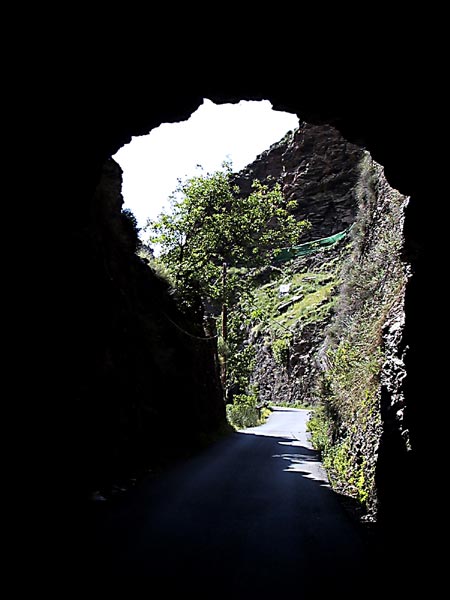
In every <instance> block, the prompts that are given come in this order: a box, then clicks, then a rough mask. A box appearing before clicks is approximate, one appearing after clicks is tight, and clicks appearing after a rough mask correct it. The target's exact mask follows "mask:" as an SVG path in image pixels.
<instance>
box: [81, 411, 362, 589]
mask: <svg viewBox="0 0 450 600" xmlns="http://www.w3.org/2000/svg"><path fill="white" fill-rule="evenodd" d="M307 415H308V413H307V411H305V410H295V409H287V408H277V409H275V411H274V412H273V414H272V415H271V416H270V417H269V419H268V421H267V423H266V424H265V425H263V426H261V427H258V428H252V429H247V430H245V431H242V432H239V433H236V434H233V435H232V436H230V437H229V438H227V439H225V440H222V441H220V442H218V443H217V444H215V445H214V446H213V447H211V448H209V449H208V450H207V451H206V452H204V453H203V454H201V455H200V456H197V457H195V458H193V459H191V460H189V461H187V462H185V463H183V464H182V465H180V466H178V467H176V468H174V469H173V470H172V471H170V472H169V473H166V474H164V475H163V476H161V477H159V478H158V479H157V480H154V481H149V482H148V484H145V485H143V486H142V487H141V489H139V490H137V491H136V493H135V494H133V497H132V499H131V500H130V501H129V502H125V503H124V504H123V505H120V506H114V507H111V508H106V509H105V512H104V513H103V514H102V518H101V519H99V520H98V522H97V523H96V526H95V527H94V528H93V531H91V534H92V537H93V538H94V539H93V540H92V542H91V543H90V552H89V556H90V560H91V561H92V564H91V569H92V572H93V573H94V572H95V574H96V575H98V576H101V577H103V578H105V580H111V578H112V579H118V580H119V579H124V578H125V579H126V578H129V579H130V580H132V581H134V582H136V581H147V582H149V583H151V584H152V587H153V586H154V585H159V584H162V585H163V586H164V589H165V591H166V592H167V594H168V593H171V592H174V593H175V592H181V591H182V592H188V591H190V590H191V589H192V590H196V591H197V592H198V593H204V594H205V597H214V596H216V597H217V595H218V597H222V596H221V595H220V594H221V593H225V592H229V593H230V594H232V597H233V598H238V597H244V596H246V597H250V598H251V597H258V598H265V597H269V596H271V595H272V594H275V593H277V594H278V593H295V594H296V597H297V598H302V597H303V596H304V594H306V593H307V592H308V591H309V590H316V592H317V591H318V590H319V591H320V590H321V591H322V592H325V591H326V590H330V589H334V590H335V591H337V590H339V589H340V588H341V587H342V588H347V589H348V586H349V582H350V581H351V582H352V585H353V582H356V581H357V580H358V581H359V580H360V579H361V580H363V579H364V577H365V576H366V574H367V570H366V567H367V565H368V564H369V563H370V560H369V557H368V553H367V550H366V547H365V544H364V541H363V539H362V538H361V535H360V532H359V529H358V528H357V526H356V524H355V523H354V521H353V520H351V519H350V518H349V516H348V514H347V513H346V512H345V510H344V509H343V507H342V504H341V502H340V501H339V499H338V497H337V495H336V494H335V493H334V492H333V491H331V489H330V488H329V486H328V483H327V479H326V475H325V473H324V471H323V468H322V466H321V463H320V462H319V460H318V456H317V453H316V452H315V451H314V450H313V449H312V447H311V445H310V443H309V442H308V439H307V433H306V421H307ZM202 590H203V592H202ZM206 592H208V593H206ZM167 594H166V593H165V594H164V595H162V596H158V597H166V596H167ZM208 594H210V595H209V596H208ZM305 597H306V596H305ZM319 597H322V596H320V595H319ZM346 597H347V598H348V597H352V596H351V595H350V594H349V593H348V594H346Z"/></svg>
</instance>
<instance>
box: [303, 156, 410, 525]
mask: <svg viewBox="0 0 450 600" xmlns="http://www.w3.org/2000/svg"><path fill="white" fill-rule="evenodd" d="M356 191H357V194H358V199H359V212H358V216H357V219H356V223H355V227H354V228H353V230H352V240H353V242H352V250H351V253H350V255H349V257H348V258H347V260H346V261H345V262H344V265H343V268H342V271H341V279H342V285H341V288H340V293H339V296H338V299H337V302H336V306H335V313H336V314H335V316H334V319H333V321H332V323H331V325H330V326H329V328H328V331H327V339H326V344H325V352H324V363H325V364H324V372H323V375H322V380H321V382H320V386H319V388H318V390H317V392H318V397H319V398H320V399H321V401H322V408H321V409H320V410H319V411H316V412H315V414H314V417H313V418H312V419H311V421H310V429H311V431H312V441H313V444H314V445H315V447H316V448H317V449H319V450H320V451H321V453H322V457H323V462H324V465H325V467H326V469H327V471H328V473H329V476H330V479H331V482H332V484H333V485H334V486H335V487H336V488H337V489H339V490H341V491H343V492H344V493H345V494H348V495H350V496H353V497H355V498H357V499H358V500H359V501H360V502H361V503H362V504H363V505H365V506H366V507H367V510H368V512H369V514H372V515H373V514H375V512H376V508H377V490H376V481H375V474H376V467H377V456H378V450H379V444H380V438H381V435H382V429H383V423H382V414H381V405H380V402H381V379H382V373H383V367H384V365H385V362H386V352H385V344H384V339H383V332H384V327H385V324H386V321H387V318H388V315H389V314H390V312H391V310H392V309H393V308H394V307H395V306H397V305H398V303H399V302H402V299H403V294H404V289H405V284H406V280H407V268H406V266H405V264H404V263H403V262H402V259H401V252H402V244H403V231H402V226H403V210H404V207H405V201H406V199H405V197H404V196H402V195H401V194H399V193H398V192H396V191H395V190H392V189H391V188H390V187H389V186H388V185H387V183H386V181H385V179H384V176H383V173H382V169H381V167H380V166H379V165H377V164H376V163H374V162H373V161H372V160H371V158H370V156H368V155H366V157H365V159H364V160H363V162H362V163H361V176H360V180H359V185H358V187H357V190H356Z"/></svg>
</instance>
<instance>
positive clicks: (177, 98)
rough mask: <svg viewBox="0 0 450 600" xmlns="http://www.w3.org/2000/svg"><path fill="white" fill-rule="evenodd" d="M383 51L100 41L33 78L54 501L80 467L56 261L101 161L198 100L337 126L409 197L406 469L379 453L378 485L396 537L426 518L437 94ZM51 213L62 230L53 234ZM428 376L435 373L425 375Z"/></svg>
mask: <svg viewBox="0 0 450 600" xmlns="http://www.w3.org/2000/svg"><path fill="white" fill-rule="evenodd" d="M382 37H383V36H381V38H382ZM399 42H400V41H399ZM361 44H363V45H361ZM382 46H383V42H382V41H377V42H376V43H374V42H373V41H368V40H366V41H365V42H364V43H363V42H362V40H359V42H358V44H357V45H356V47H357V48H359V52H356V50H355V52H356V54H359V56H360V57H361V55H363V66H361V63H360V62H358V61H356V58H355V54H354V52H352V48H350V49H346V51H340V49H339V46H337V47H334V48H329V49H328V50H329V51H328V54H327V53H326V56H328V57H329V60H328V61H327V60H323V59H321V58H318V57H317V56H315V52H314V51H313V52H311V51H310V52H308V53H305V55H304V56H305V57H306V58H303V59H302V58H301V55H302V52H301V49H300V48H298V49H297V51H296V52H295V53H294V52H291V50H289V49H287V48H286V47H284V49H281V48H280V49H279V50H278V51H277V52H275V51H274V50H272V49H271V50H270V52H268V56H269V58H270V61H269V60H268V59H259V58H258V56H255V55H252V54H250V56H248V57H247V58H246V59H245V60H244V65H245V68H244V67H240V68H237V66H236V67H235V68H233V67H232V66H227V68H226V69H224V70H222V69H218V70H217V71H215V70H211V69H207V68H205V67H203V66H202V65H198V64H197V63H196V62H195V58H194V59H193V62H189V60H188V58H187V54H189V53H188V51H186V52H183V56H178V55H176V56H175V57H174V59H173V60H170V59H167V58H166V59H164V60H163V59H161V58H159V57H158V56H159V55H158V54H154V53H151V52H150V50H148V52H147V54H145V56H144V57H142V56H141V58H140V60H137V59H136V55H134V54H133V53H132V52H130V53H129V54H128V55H126V54H125V55H124V54H122V55H121V56H120V57H117V58H116V59H114V60H113V59H112V58H108V47H107V46H106V48H105V49H104V52H103V54H100V55H97V60H94V59H93V57H92V56H83V57H82V58H81V57H79V56H78V57H76V56H75V57H72V56H71V57H70V59H68V60H67V61H66V63H65V66H64V69H62V70H56V69H53V68H52V67H51V66H50V68H48V69H46V70H45V72H44V73H43V76H42V77H41V79H40V86H41V87H42V88H43V89H45V90H46V92H51V93H49V94H47V95H46V99H47V101H46V107H45V108H43V109H42V111H41V112H40V113H39V115H38V117H37V118H39V119H40V121H41V122H42V121H43V123H42V124H43V127H42V130H41V132H40V138H37V140H36V144H37V143H38V141H39V139H41V140H45V143H46V145H47V147H48V148H49V149H50V153H51V154H50V156H51V168H50V169H49V168H48V166H47V169H46V170H45V173H46V178H47V180H48V185H47V190H46V195H45V198H46V201H47V202H48V206H50V211H51V213H52V215H51V217H52V218H51V219H49V221H48V223H46V227H48V230H47V236H46V245H47V246H48V250H49V254H48V257H49V260H48V261H47V263H46V269H47V271H48V274H49V280H50V281H51V286H52V289H55V293H56V295H53V296H52V299H51V301H50V302H45V304H46V306H45V312H44V315H45V316H43V315H41V318H42V319H43V320H45V323H46V339H47V341H48V343H47V345H46V346H45V349H44V350H43V352H42V355H41V356H40V357H39V364H46V365H48V364H51V365H53V369H52V371H53V375H52V376H51V377H45V378H43V379H41V380H39V381H40V383H42V385H43V386H44V387H43V389H45V392H46V398H47V402H46V410H47V411H48V412H46V417H44V418H43V417H42V415H41V417H40V422H42V423H43V425H42V428H41V431H43V432H44V431H45V435H43V436H40V438H41V439H40V441H41V443H42V446H43V447H44V448H45V451H44V452H45V456H46V457H47V458H48V461H47V463H46V469H45V470H46V471H49V473H50V475H49V478H48V479H49V481H50V484H51V487H57V488H59V489H60V490H64V493H62V492H61V498H63V500H62V501H61V502H62V504H63V506H65V504H66V503H70V494H71V491H72V490H71V485H70V483H71V473H72V472H73V469H76V464H77V455H76V454H74V453H73V452H72V451H71V450H72V446H71V440H72V439H73V438H75V437H76V436H77V435H78V434H79V432H78V431H77V430H76V428H75V427H73V428H72V429H71V427H70V423H71V411H72V407H70V406H67V405H65V404H64V398H65V396H66V394H65V390H66V388H67V386H68V385H70V381H71V380H72V379H73V378H74V377H76V373H74V372H73V370H72V368H71V367H72V365H73V363H74V358H75V357H76V356H77V354H78V353H80V352H81V353H82V352H83V344H84V343H85V340H81V339H77V332H76V331H75V330H73V329H71V326H70V314H72V313H73V312H77V310H78V307H77V306H76V305H74V300H73V299H74V295H73V289H72V285H73V283H72V281H71V273H70V270H68V269H67V266H68V265H70V264H71V261H76V255H77V252H78V250H77V244H78V243H79V240H80V232H82V231H84V230H85V229H86V228H87V227H88V223H89V218H90V207H91V202H92V198H93V195H94V191H95V188H96V185H97V184H98V181H99V179H100V174H101V169H102V165H103V164H104V162H105V160H106V159H107V158H108V157H110V156H111V155H113V154H114V153H115V152H116V151H117V150H118V148H120V147H121V146H122V145H123V144H124V143H126V142H128V141H129V140H130V139H131V136H134V135H142V134H146V133H148V132H149V131H150V130H151V129H152V128H153V127H156V126H158V125H159V124H160V123H162V122H173V121H178V120H182V119H186V118H188V117H189V116H190V114H191V113H192V112H193V111H194V110H195V109H196V108H197V107H198V106H199V105H200V103H201V102H202V98H203V97H205V98H209V99H210V100H212V101H214V102H216V103H217V102H237V101H240V100H242V99H255V100H256V99H269V100H270V101H271V102H272V104H273V106H274V108H276V109H280V110H286V111H289V112H293V113H296V114H298V115H300V116H301V118H302V119H304V120H306V121H309V122H328V123H331V124H333V125H334V126H336V127H337V128H338V129H339V130H340V131H341V132H342V133H343V134H344V136H346V137H347V138H348V139H349V140H350V141H352V142H356V143H358V144H360V145H363V146H364V147H366V148H367V149H368V150H369V151H370V152H371V154H372V156H373V157H374V159H375V160H376V161H377V162H379V163H380V164H382V165H383V166H384V167H385V172H386V176H387V178H388V180H389V183H390V184H391V185H392V186H393V187H395V188H397V189H398V190H400V191H401V192H402V193H404V194H407V195H410V196H411V202H410V206H409V208H408V211H407V220H406V232H405V233H406V248H405V253H406V255H407V258H408V260H409V261H410V262H411V263H412V268H413V272H414V277H413V278H412V280H411V282H410V284H409V286H408V291H407V298H406V333H405V344H407V345H408V346H409V352H408V355H407V366H408V380H407V383H406V386H407V389H406V392H407V394H406V402H407V406H406V412H405V414H406V418H407V419H408V424H409V427H410V431H411V444H412V452H411V453H410V456H409V457H408V460H407V463H403V462H402V464H401V465H400V467H401V468H402V469H405V470H406V471H407V472H408V476H407V477H405V484H404V485H403V486H402V489H401V490H400V491H399V490H398V489H396V486H391V484H392V481H393V479H395V469H397V467H398V465H397V463H395V461H394V463H395V464H394V466H393V471H392V472H390V473H389V472H388V471H389V468H390V466H389V465H390V461H389V457H388V459H387V461H386V470H387V475H386V478H385V482H386V490H385V493H386V494H387V497H388V498H389V494H391V492H392V494H394V496H395V497H392V498H391V500H392V504H393V505H394V504H396V503H397V500H398V497H399V496H398V495H399V494H400V495H401V498H402V502H405V504H404V508H405V510H404V513H405V522H404V525H403V527H402V531H405V530H407V529H408V526H409V525H410V524H411V523H412V522H414V523H415V527H416V526H418V525H419V524H420V523H422V524H425V521H427V519H428V518H429V514H430V512H429V511H430V509H431V507H432V505H433V502H432V497H430V494H429V490H428V489H425V488H424V487H423V486H416V485H414V479H413V478H414V476H415V474H416V473H420V472H422V473H423V472H424V471H425V466H426V465H427V469H428V468H429V458H428V457H429V448H430V447H432V446H433V444H432V442H433V437H434V436H435V435H436V432H435V431H434V432H431V431H430V430H429V429H427V428H424V427H423V424H422V416H423V414H424V411H427V403H428V402H429V401H430V399H431V398H433V397H438V395H437V391H438V390H439V386H440V383H441V382H440V381H439V374H436V373H435V369H434V368H433V365H434V358H433V352H432V348H433V347H434V343H435V341H436V329H435V327H434V321H433V319H436V316H437V315H428V317H427V319H426V320H425V319H424V318H423V312H422V311H423V306H425V305H426V304H427V298H428V294H429V289H430V288H431V287H432V280H431V273H430V271H429V269H428V265H429V263H430V261H431V260H432V247H431V246H430V244H429V241H430V238H431V231H430V229H429V228H425V229H424V228H423V227H422V225H423V222H424V221H426V220H427V219H428V211H429V207H430V202H431V201H432V199H430V192H429V188H430V181H431V180H433V177H434V176H435V173H434V168H433V164H432V158H431V156H430V152H429V149H430V145H431V139H430V135H431V134H430V131H432V130H433V128H434V126H435V125H434V122H435V120H436V118H437V113H436V110H435V109H436V96H437V90H436V85H435V79H434V74H433V72H432V71H430V70H429V69H427V68H426V67H425V66H424V64H423V61H421V60H420V61H419V60H418V54H417V53H412V52H411V53H410V54H408V51H407V49H405V47H404V46H402V44H401V43H399V44H398V52H396V49H393V51H392V52H391V53H389V52H386V53H385V54H381V53H380V49H381V48H382ZM213 47H214V46H213ZM322 49H323V48H322ZM389 49H391V47H389ZM303 50H305V48H303ZM211 52H212V50H210V54H211ZM99 56H100V57H101V58H98V57H99ZM277 61H278V62H277ZM230 63H232V61H229V62H228V65H230ZM202 64H203V63H202ZM424 115H426V118H424ZM50 203H51V204H50ZM53 220H55V221H56V222H57V223H58V224H59V227H56V228H55V226H54V223H53ZM66 249H67V252H68V253H69V255H70V260H67V258H66V256H65V251H66ZM431 373H434V374H435V376H434V377H430V376H428V374H431ZM37 385H39V382H38V384H37ZM47 415H48V418H47ZM55 415H56V416H55ZM61 422H64V423H65V424H67V428H66V429H65V433H64V439H61V435H60V432H59V424H60V423H61ZM437 427H439V424H437ZM438 435H439V434H438ZM55 448H57V451H55ZM389 486H391V488H389ZM394 488H395V489H394ZM422 490H424V491H422ZM388 513H389V511H388ZM427 514H428V517H427V519H425V515H427ZM396 515H397V512H396ZM397 516H398V515H397ZM387 520H388V521H389V514H388V515H387ZM392 527H394V528H395V527H396V525H395V524H392Z"/></svg>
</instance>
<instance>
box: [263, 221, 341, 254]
mask: <svg viewBox="0 0 450 600" xmlns="http://www.w3.org/2000/svg"><path fill="white" fill-rule="evenodd" d="M350 229H351V226H350V227H348V228H347V229H345V230H344V231H340V232H339V233H335V234H334V235H330V236H329V237H326V238H321V239H320V240H313V241H312V242H305V243H304V244H300V245H299V246H292V247H291V248H282V249H281V252H280V253H279V254H277V256H276V257H275V258H274V262H275V263H280V262H285V261H287V260H292V259H293V258H296V257H297V256H306V255H307V254H312V253H313V252H317V251H318V250H320V248H325V247H326V246H332V245H333V244H335V243H336V242H339V241H340V240H342V239H344V238H345V236H346V235H347V234H348V232H349V231H350Z"/></svg>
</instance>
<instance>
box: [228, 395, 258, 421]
mask: <svg viewBox="0 0 450 600" xmlns="http://www.w3.org/2000/svg"><path fill="white" fill-rule="evenodd" d="M257 402H258V398H257V396H256V395H255V394H238V395H236V396H235V397H234V402H233V404H229V405H228V406H227V418H228V421H229V423H230V424H231V425H232V426H233V427H235V428H236V429H245V428H246V427H256V426H257V425H260V423H261V422H260V418H259V410H258V409H257V408H256V406H257Z"/></svg>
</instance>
